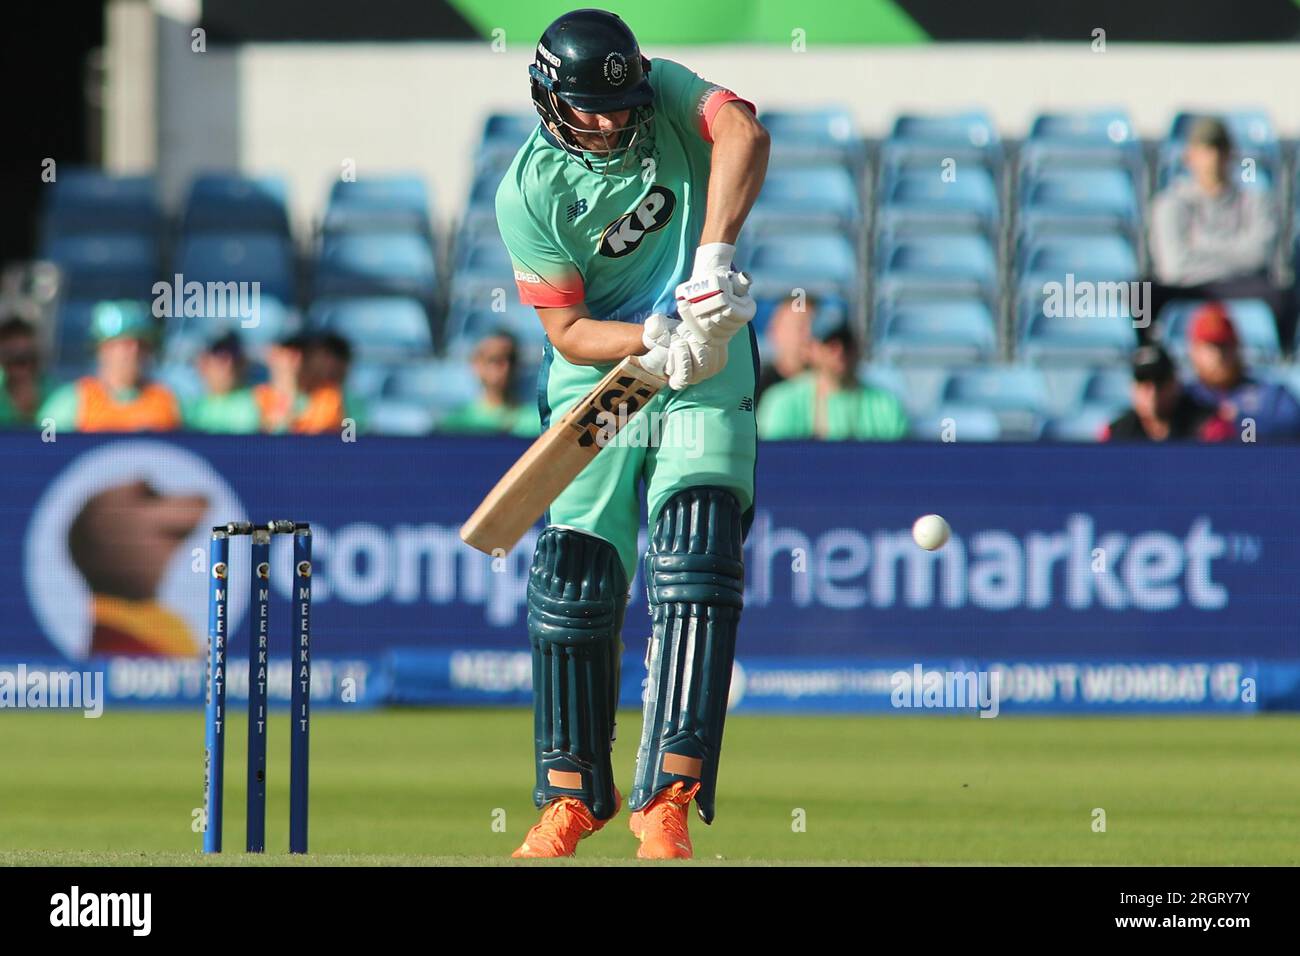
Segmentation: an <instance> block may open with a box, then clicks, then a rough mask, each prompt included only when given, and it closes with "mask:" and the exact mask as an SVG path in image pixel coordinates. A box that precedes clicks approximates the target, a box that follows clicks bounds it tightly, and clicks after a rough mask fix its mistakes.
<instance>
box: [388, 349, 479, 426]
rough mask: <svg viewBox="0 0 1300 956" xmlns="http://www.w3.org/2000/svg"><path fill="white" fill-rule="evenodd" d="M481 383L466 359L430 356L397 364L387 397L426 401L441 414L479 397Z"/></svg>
mask: <svg viewBox="0 0 1300 956" xmlns="http://www.w3.org/2000/svg"><path fill="white" fill-rule="evenodd" d="M480 389H481V386H480V385H479V382H478V379H477V378H475V377H474V371H473V370H472V369H471V368H470V367H469V365H468V364H467V363H466V362H465V361H464V360H462V359H430V360H428V361H422V362H411V363H407V364H404V365H398V366H395V367H394V368H393V369H392V373H391V375H390V376H389V378H388V381H387V385H386V387H385V389H384V393H383V394H384V397H385V398H388V399H394V400H401V401H407V402H417V403H423V404H424V405H426V406H428V407H429V408H431V409H433V410H434V411H435V412H438V413H446V412H449V411H452V410H454V409H456V408H458V407H460V406H461V405H464V404H466V403H467V402H472V401H473V400H474V399H475V398H477V397H478V394H479V391H480Z"/></svg>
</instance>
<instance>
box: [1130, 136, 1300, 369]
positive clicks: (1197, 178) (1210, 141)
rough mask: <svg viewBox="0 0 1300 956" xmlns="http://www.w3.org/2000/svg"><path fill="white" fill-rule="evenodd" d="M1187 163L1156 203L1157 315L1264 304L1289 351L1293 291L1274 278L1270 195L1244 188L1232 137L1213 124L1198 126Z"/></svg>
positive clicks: (1152, 243)
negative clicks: (1175, 304)
mask: <svg viewBox="0 0 1300 956" xmlns="http://www.w3.org/2000/svg"><path fill="white" fill-rule="evenodd" d="M1183 162H1184V164H1185V165H1186V167H1187V174H1186V175H1183V176H1178V177H1176V178H1175V179H1174V180H1173V181H1171V182H1170V183H1169V185H1168V186H1167V187H1165V189H1163V190H1162V191H1161V192H1160V193H1159V194H1158V195H1157V196H1156V197H1155V200H1154V201H1153V203H1152V210H1151V231H1150V236H1149V239H1150V246H1151V264H1152V270H1153V272H1154V280H1155V281H1154V282H1153V284H1152V290H1151V310H1152V315H1154V316H1157V317H1158V316H1159V311H1160V308H1161V306H1163V305H1164V303H1166V302H1168V301H1170V300H1171V299H1216V300H1217V299H1263V300H1264V301H1266V302H1267V303H1268V305H1269V307H1270V308H1271V309H1272V310H1273V316H1274V318H1275V319H1276V321H1277V323H1278V333H1279V335H1280V337H1281V340H1282V347H1283V348H1284V349H1289V347H1290V345H1291V336H1292V333H1293V331H1294V325H1293V322H1294V318H1295V316H1294V314H1293V313H1294V307H1293V305H1292V296H1291V290H1290V289H1287V288H1282V287H1280V286H1278V285H1277V284H1276V283H1274V282H1273V281H1272V280H1271V279H1270V277H1269V265H1270V263H1271V262H1272V259H1273V251H1274V247H1275V243H1276V241H1277V233H1278V216H1277V211H1276V208H1275V205H1274V202H1273V196H1272V194H1271V193H1270V192H1269V191H1268V190H1267V189H1262V188H1259V187H1255V186H1252V185H1243V183H1242V182H1241V180H1242V178H1243V176H1242V173H1243V171H1244V170H1243V169H1239V168H1237V167H1236V166H1235V165H1234V156H1233V152H1232V140H1231V137H1230V136H1229V134H1228V129H1227V127H1226V126H1225V125H1224V124H1223V122H1222V121H1221V120H1219V119H1216V118H1214V117H1208V116H1206V117H1201V118H1200V119H1198V120H1197V121H1196V122H1195V123H1193V124H1192V128H1191V130H1190V131H1189V133H1188V137H1187V145H1186V149H1185V150H1184V153H1183Z"/></svg>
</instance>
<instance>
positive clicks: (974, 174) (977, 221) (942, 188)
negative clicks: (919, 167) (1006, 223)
mask: <svg viewBox="0 0 1300 956" xmlns="http://www.w3.org/2000/svg"><path fill="white" fill-rule="evenodd" d="M882 188H883V192H884V196H883V199H882V206H881V209H880V216H881V225H882V228H883V229H884V230H885V231H889V230H891V229H898V228H900V226H899V224H900V222H901V221H903V220H911V221H913V222H924V223H927V224H942V225H944V226H948V227H957V228H965V229H969V228H978V229H981V230H983V231H984V232H986V233H989V234H990V236H992V235H993V233H994V231H995V229H996V227H997V224H998V222H999V219H1000V214H999V200H998V192H997V187H996V186H995V185H994V182H993V177H992V176H991V175H990V174H989V172H988V171H987V170H985V169H982V168H975V169H963V170H961V172H960V173H959V174H958V175H957V176H956V177H955V178H953V179H952V180H951V181H945V180H944V178H943V177H941V176H940V175H938V173H937V172H915V171H907V170H904V171H901V172H899V173H898V174H897V175H896V176H894V177H893V178H892V179H891V180H890V181H889V182H888V183H887V184H884V185H883V187H882Z"/></svg>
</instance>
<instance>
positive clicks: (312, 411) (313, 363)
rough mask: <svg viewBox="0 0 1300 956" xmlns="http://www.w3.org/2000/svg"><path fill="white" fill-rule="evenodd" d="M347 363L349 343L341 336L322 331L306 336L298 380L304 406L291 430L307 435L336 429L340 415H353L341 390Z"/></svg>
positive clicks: (350, 352) (349, 356)
mask: <svg viewBox="0 0 1300 956" xmlns="http://www.w3.org/2000/svg"><path fill="white" fill-rule="evenodd" d="M351 366H352V346H351V344H349V342H348V340H347V339H345V338H343V336H341V335H338V334H336V333H334V332H323V333H321V334H320V335H316V336H312V337H311V338H309V339H307V350H306V352H305V353H304V355H303V364H302V375H301V380H300V384H301V386H302V391H303V394H305V395H306V396H307V405H306V407H305V408H304V409H303V412H302V414H301V415H300V416H299V417H298V423H297V428H296V429H295V430H297V431H301V432H305V433H311V434H320V433H322V432H332V431H338V430H339V429H340V428H341V427H342V426H343V419H344V418H349V417H351V418H354V419H355V418H356V415H355V414H353V412H354V411H355V409H354V407H353V406H354V405H355V402H353V401H350V400H349V399H348V398H347V396H346V393H345V392H344V384H345V383H346V382H347V379H348V369H349V368H351Z"/></svg>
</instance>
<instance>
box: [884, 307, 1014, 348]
mask: <svg viewBox="0 0 1300 956" xmlns="http://www.w3.org/2000/svg"><path fill="white" fill-rule="evenodd" d="M876 327H877V329H878V331H877V333H876V345H875V349H874V352H873V354H874V355H875V356H876V357H877V358H878V359H880V360H881V361H884V362H896V363H903V362H927V363H938V362H942V363H945V364H958V363H963V362H985V361H990V360H992V359H993V358H994V357H995V355H996V352H997V331H996V328H995V325H994V321H993V314H992V312H990V311H989V307H988V306H987V305H986V304H985V303H984V302H983V301H980V300H978V299H965V300H963V299H952V300H937V301H926V300H915V301H908V302H906V303H900V304H898V305H895V306H893V307H890V308H887V309H884V310H882V311H881V312H880V313H878V314H877V318H876Z"/></svg>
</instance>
